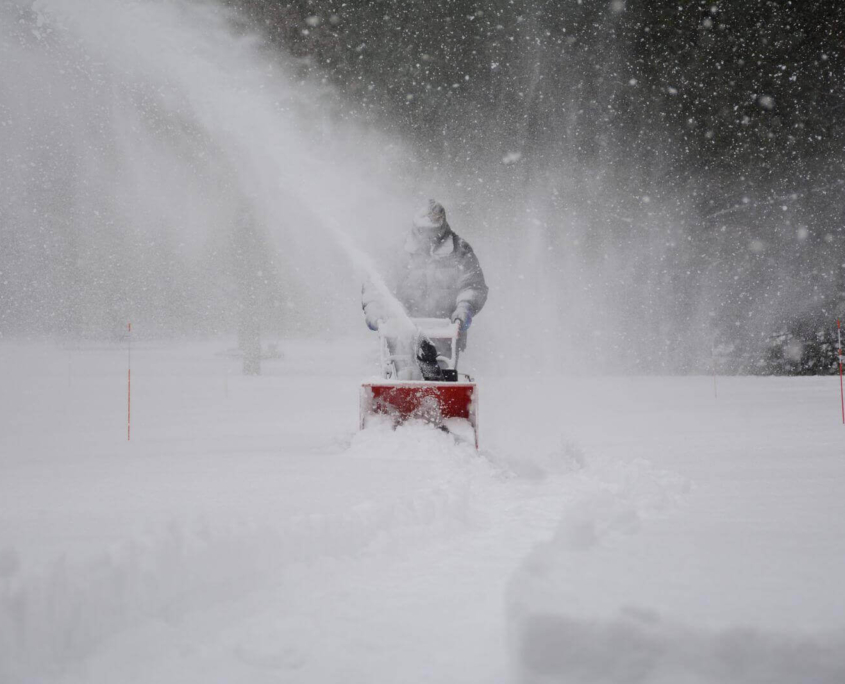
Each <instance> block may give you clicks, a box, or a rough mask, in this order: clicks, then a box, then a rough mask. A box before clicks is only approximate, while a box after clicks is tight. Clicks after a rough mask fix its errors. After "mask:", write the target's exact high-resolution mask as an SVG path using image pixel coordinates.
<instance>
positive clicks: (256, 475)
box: [0, 334, 845, 683]
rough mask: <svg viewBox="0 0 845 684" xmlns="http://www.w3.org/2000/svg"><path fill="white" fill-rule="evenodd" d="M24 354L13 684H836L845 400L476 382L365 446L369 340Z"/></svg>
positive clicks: (15, 423) (18, 421) (8, 380)
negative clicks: (446, 414)
mask: <svg viewBox="0 0 845 684" xmlns="http://www.w3.org/2000/svg"><path fill="white" fill-rule="evenodd" d="M227 346H228V344H227V343H226V342H219V343H195V344H187V343H186V344H164V343H162V344H157V345H154V344H151V343H148V344H139V345H136V348H135V349H134V351H133V436H132V441H131V442H129V443H127V441H126V362H127V355H126V348H125V346H123V345H122V344H97V345H92V344H89V345H85V346H81V345H75V346H68V347H66V348H62V347H58V346H56V345H51V344H46V343H45V344H36V343H29V344H11V343H5V344H3V345H2V346H0V377H2V378H3V380H4V382H3V383H2V389H0V454H2V461H0V467H2V473H3V477H2V478H0V681H3V682H35V681H38V682H45V681H62V682H114V681H121V682H180V683H184V682H191V681H202V682H206V683H207V682H215V681H219V682H224V681H227V682H228V681H235V680H248V681H251V682H265V681H266V682H279V681H282V682H333V681H344V682H373V681H405V682H424V681H431V682H434V681H436V682H501V681H508V680H511V681H520V682H549V681H555V682H557V681H567V682H570V681H572V682H631V681H643V682H670V681H671V682H724V681H737V682H746V681H748V682H751V681H754V682H757V681H765V682H770V681H771V682H796V681H802V682H807V681H813V682H839V681H842V680H843V673H845V656H843V655H842V654H843V653H845V650H843V648H842V646H843V645H844V644H845V636H844V634H843V633H844V632H845V630H843V626H845V617H843V616H845V592H842V591H841V584H840V583H841V578H842V577H845V548H843V546H844V544H843V539H845V516H843V515H842V512H843V503H842V495H841V494H842V489H843V483H845V453H843V449H842V442H841V440H842V439H843V435H845V428H843V426H842V425H841V424H839V422H838V406H837V402H838V387H837V386H836V380H835V379H832V378H800V379H799V378H795V379H772V378H757V379H748V378H720V379H719V396H718V399H717V398H715V397H714V394H713V385H712V379H709V378H648V379H645V378H594V379H587V378H583V379H567V378H559V379H550V378H547V379H537V378H512V377H485V378H482V379H481V381H480V392H481V401H482V404H481V430H482V432H481V437H482V451H481V453H480V454H476V453H475V452H474V451H473V450H472V449H471V448H469V447H468V446H465V445H457V444H455V443H454V442H453V441H452V440H451V438H450V437H449V436H447V435H445V434H442V433H439V432H436V431H432V430H429V429H428V428H426V427H425V426H408V427H406V428H403V429H400V430H398V431H396V432H391V431H390V430H389V429H387V428H381V429H379V428H377V429H373V430H368V431H366V432H363V433H357V432H356V421H357V406H356V402H357V386H358V381H359V380H360V378H361V377H364V376H366V375H369V374H371V373H372V371H373V364H374V363H375V350H374V347H375V345H374V342H373V340H372V339H369V338H367V337H364V336H363V334H362V336H361V337H357V338H354V339H350V340H346V341H343V342H335V343H327V342H319V341H310V342H308V341H288V342H283V343H282V344H281V348H282V350H283V352H284V354H285V357H284V358H283V359H281V360H276V361H265V365H264V375H263V376H261V377H243V376H241V375H239V374H238V370H239V367H238V366H239V362H238V360H237V359H232V358H230V357H228V356H225V355H221V354H219V353H218V352H221V351H223V350H225V349H226V347H227Z"/></svg>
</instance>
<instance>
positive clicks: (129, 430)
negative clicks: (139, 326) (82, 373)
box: [126, 323, 132, 442]
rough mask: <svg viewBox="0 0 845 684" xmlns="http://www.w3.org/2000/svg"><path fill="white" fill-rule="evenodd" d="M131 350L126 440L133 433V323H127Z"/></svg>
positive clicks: (127, 387) (128, 371) (127, 365)
mask: <svg viewBox="0 0 845 684" xmlns="http://www.w3.org/2000/svg"><path fill="white" fill-rule="evenodd" d="M127 329H128V330H129V334H128V335H127V339H128V340H129V352H128V355H127V358H126V441H127V442H128V441H129V438H130V437H131V434H132V323H129V324H128V325H127Z"/></svg>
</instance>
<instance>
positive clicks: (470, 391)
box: [360, 318, 478, 448]
mask: <svg viewBox="0 0 845 684" xmlns="http://www.w3.org/2000/svg"><path fill="white" fill-rule="evenodd" d="M410 323H411V324H412V326H408V325H402V324H399V325H397V324H391V322H388V323H383V324H382V325H380V326H379V330H378V333H379V343H380V345H381V370H382V377H383V379H382V380H377V381H371V382H364V383H362V385H361V404H360V427H361V429H363V428H365V427H366V426H367V422H368V420H369V419H370V418H371V417H372V416H374V415H382V416H387V417H389V418H392V419H393V424H394V426H395V425H399V424H401V423H403V422H405V421H406V420H409V419H420V420H423V421H425V422H427V423H430V424H432V425H434V426H436V427H438V428H441V429H443V430H447V431H448V432H450V433H452V434H454V435H456V436H457V437H458V438H459V439H463V440H465V441H470V442H472V443H473V444H475V447H476V448H478V392H477V387H476V384H475V382H473V380H472V378H470V377H469V376H467V375H463V378H464V380H463V381H460V380H459V375H458V368H457V366H458V334H459V331H460V328H459V323H457V322H455V323H452V322H451V321H450V320H448V319H439V318H415V319H411V321H410ZM409 328H410V329H411V330H412V332H411V331H409Z"/></svg>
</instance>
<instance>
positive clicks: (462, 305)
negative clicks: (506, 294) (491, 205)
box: [361, 200, 488, 446]
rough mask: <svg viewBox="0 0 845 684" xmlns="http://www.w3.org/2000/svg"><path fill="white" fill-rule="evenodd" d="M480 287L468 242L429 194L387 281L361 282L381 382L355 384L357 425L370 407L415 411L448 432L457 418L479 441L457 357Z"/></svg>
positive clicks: (480, 298) (471, 394)
mask: <svg viewBox="0 0 845 684" xmlns="http://www.w3.org/2000/svg"><path fill="white" fill-rule="evenodd" d="M387 290H389V292H388V291H387ZM487 291H488V289H487V284H486V283H485V281H484V273H483V272H482V270H481V265H480V264H479V263H478V259H477V257H476V256H475V252H473V250H472V247H470V245H469V243H467V242H466V241H465V240H463V239H462V238H460V237H459V236H458V235H457V234H455V233H454V232H453V231H452V228H451V227H450V226H449V223H448V222H447V220H446V210H445V209H444V208H443V205H441V204H439V203H438V202H435V201H434V200H429V201H428V205H427V206H426V207H425V208H424V209H423V210H422V211H420V212H419V213H417V214H416V215H415V216H414V220H413V225H412V228H411V232H410V234H409V235H408V237H407V240H406V241H405V249H404V254H403V259H402V260H401V268H399V269H398V271H397V273H396V275H395V277H394V282H392V283H389V284H387V287H385V284H384V283H380V286H376V285H375V284H374V283H373V282H372V281H369V282H367V283H365V284H364V288H363V293H362V305H363V309H364V314H365V318H366V322H367V325H368V326H369V328H370V329H371V330H376V331H378V333H379V338H380V341H381V361H382V374H383V377H384V381H382V382H367V383H364V384H363V385H362V393H361V427H362V428H363V427H364V426H365V424H366V421H367V418H368V417H369V416H370V415H372V414H373V413H380V414H389V415H391V416H392V417H393V418H394V423H398V422H401V421H403V420H405V419H406V418H408V417H420V418H423V419H425V420H426V421H428V422H430V423H433V424H435V425H438V426H439V427H443V428H446V429H449V430H450V431H451V429H450V428H449V425H448V423H449V421H453V419H454V420H459V419H462V420H468V421H469V423H470V425H471V426H472V429H473V431H474V433H475V437H474V441H475V444H476V446H477V445H478V429H477V396H476V387H475V383H474V382H473V381H472V380H471V379H470V378H469V377H467V378H466V380H467V381H466V382H458V368H457V363H458V354H459V352H462V351H464V350H465V349H466V344H467V334H468V330H469V327H470V325H471V324H472V320H473V318H474V317H475V316H476V315H477V314H478V312H479V311H481V309H482V308H483V307H484V303H485V302H486V301H487ZM400 305H401V309H404V311H400V310H399V309H400Z"/></svg>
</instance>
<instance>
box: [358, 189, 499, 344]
mask: <svg viewBox="0 0 845 684" xmlns="http://www.w3.org/2000/svg"><path fill="white" fill-rule="evenodd" d="M404 257H405V258H404V260H403V264H402V268H401V269H399V273H398V276H397V278H396V281H397V282H395V283H394V284H393V285H394V287H393V288H392V289H393V294H395V296H396V299H398V300H399V303H400V304H401V305H402V306H403V307H404V308H405V312H406V313H407V314H408V316H409V317H410V318H412V319H414V318H437V319H449V320H450V321H451V322H452V323H457V324H458V326H459V335H458V347H457V348H458V351H464V349H466V344H467V333H468V331H469V327H470V325H471V324H472V319H473V317H474V316H475V315H476V314H478V312H479V311H481V309H482V308H483V307H484V303H485V302H486V301H487V290H488V288H487V283H486V282H485V281H484V273H483V272H482V270H481V265H480V264H479V263H478V258H477V257H476V256H475V252H473V250H472V247H470V245H469V243H468V242H467V241H466V240H464V239H462V238H461V237H459V236H458V235H457V234H456V233H455V232H454V231H453V230H452V228H451V227H450V226H449V223H448V221H447V220H446V210H445V209H444V208H443V205H442V204H440V203H439V202H435V201H434V200H429V201H428V205H427V206H426V207H425V208H423V209H422V210H421V211H420V212H419V213H417V214H416V215H415V216H414V221H413V226H412V228H411V232H410V234H409V235H408V238H407V240H406V241H405V254H404ZM362 300H363V302H362V303H363V308H364V314H365V316H366V321H367V325H368V326H369V327H370V329H371V330H378V329H379V325H380V324H382V323H384V322H385V321H387V320H388V319H389V318H390V309H389V307H388V305H387V304H386V302H385V301H384V296H383V294H382V293H380V292H379V291H378V289H377V288H375V287H374V286H373V285H372V283H369V282H368V283H366V284H365V285H364V290H363V297H362ZM436 346H438V345H436Z"/></svg>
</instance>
